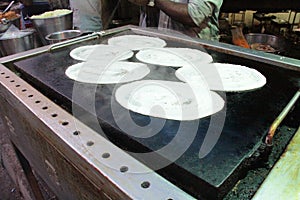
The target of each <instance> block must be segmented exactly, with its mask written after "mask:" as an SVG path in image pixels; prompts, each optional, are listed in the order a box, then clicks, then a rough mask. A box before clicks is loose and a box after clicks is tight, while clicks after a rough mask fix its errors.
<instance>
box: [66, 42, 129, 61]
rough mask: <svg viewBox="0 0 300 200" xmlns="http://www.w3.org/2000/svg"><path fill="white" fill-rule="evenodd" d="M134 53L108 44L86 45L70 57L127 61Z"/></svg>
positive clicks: (71, 53)
mask: <svg viewBox="0 0 300 200" xmlns="http://www.w3.org/2000/svg"><path fill="white" fill-rule="evenodd" d="M133 54H134V53H133V52H132V51H131V50H130V49H128V48H123V47H116V46H112V45H106V44H98V45H85V46H81V47H77V48H75V49H73V50H72V51H71V52H70V56H71V57H72V58H73V59H75V60H80V61H88V60H102V59H117V60H127V59H129V58H131V57H132V56H133Z"/></svg>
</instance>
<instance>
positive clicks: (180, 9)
mask: <svg viewBox="0 0 300 200" xmlns="http://www.w3.org/2000/svg"><path fill="white" fill-rule="evenodd" d="M155 5H156V7H157V8H159V9H160V10H162V11H163V12H165V13H166V14H167V15H168V16H170V17H171V18H172V19H174V20H176V21H178V22H180V23H182V24H184V25H188V26H196V24H195V23H194V21H193V20H192V18H191V17H190V15H189V13H188V4H186V3H175V2H172V1H169V0H155Z"/></svg>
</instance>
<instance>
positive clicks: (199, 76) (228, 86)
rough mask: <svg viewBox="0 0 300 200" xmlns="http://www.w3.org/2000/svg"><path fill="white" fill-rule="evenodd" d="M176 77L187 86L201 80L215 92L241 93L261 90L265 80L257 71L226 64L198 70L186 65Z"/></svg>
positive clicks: (208, 66) (212, 64)
mask: <svg viewBox="0 0 300 200" xmlns="http://www.w3.org/2000/svg"><path fill="white" fill-rule="evenodd" d="M175 75H176V77H177V78H178V79H179V80H181V81H183V82H188V83H189V84H197V83H198V82H199V81H203V79H204V80H205V81H206V82H207V84H208V87H209V88H210V89H211V90H215V91H226V92H241V91H249V90H254V89H257V88H261V87H263V86H264V85H265V84H266V82H267V81H266V78H265V76H263V75H262V74H261V73H260V72H259V71H257V70H255V69H252V68H249V67H246V66H241V65H234V64H228V63H210V64H202V65H200V66H199V67H198V68H194V67H192V66H189V65H186V66H184V67H182V68H180V69H178V70H177V71H176V72H175Z"/></svg>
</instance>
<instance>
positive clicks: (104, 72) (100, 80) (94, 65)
mask: <svg viewBox="0 0 300 200" xmlns="http://www.w3.org/2000/svg"><path fill="white" fill-rule="evenodd" d="M149 73H150V69H149V68H148V67H147V65H145V64H143V63H133V62H125V61H119V62H115V63H112V64H111V65H109V66H108V67H106V66H101V63H100V64H99V62H93V61H90V62H82V63H78V64H75V65H72V66H70V67H68V68H67V70H66V72H65V74H66V75H67V76H68V77H69V78H70V79H73V80H76V81H79V82H84V83H95V84H116V83H126V82H130V81H135V80H139V79H142V78H144V77H145V76H147V75H148V74H149Z"/></svg>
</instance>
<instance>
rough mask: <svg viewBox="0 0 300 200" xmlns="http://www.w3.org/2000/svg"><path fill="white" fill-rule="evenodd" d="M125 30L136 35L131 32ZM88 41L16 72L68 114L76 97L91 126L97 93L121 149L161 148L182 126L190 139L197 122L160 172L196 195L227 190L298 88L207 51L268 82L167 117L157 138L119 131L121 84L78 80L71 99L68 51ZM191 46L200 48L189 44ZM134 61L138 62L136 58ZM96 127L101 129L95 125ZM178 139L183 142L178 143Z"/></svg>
mask: <svg viewBox="0 0 300 200" xmlns="http://www.w3.org/2000/svg"><path fill="white" fill-rule="evenodd" d="M124 33H126V34H128V33H131V34H133V33H132V32H124ZM124 33H123V34H124ZM166 42H167V44H168V45H167V46H170V47H171V46H172V47H174V46H175V47H187V46H188V45H186V44H183V43H179V42H174V41H168V40H166ZM102 43H106V40H103V41H102ZM86 44H88V43H87V42H86V43H84V44H77V45H73V46H71V47H66V48H64V49H63V50H60V51H56V52H53V53H45V54H42V55H39V56H35V57H32V58H28V59H25V60H22V61H19V62H16V63H14V64H15V67H16V70H17V71H19V72H20V73H21V76H22V77H23V78H24V79H25V80H27V81H28V82H30V83H31V84H32V85H34V87H36V88H38V89H39V90H40V91H41V92H42V93H44V94H45V95H46V96H48V97H49V98H51V99H53V100H55V101H56V102H57V103H58V104H59V105H62V106H63V107H64V108H66V109H67V110H69V111H70V112H71V110H72V101H74V103H75V104H76V105H79V108H80V110H81V116H82V117H81V119H82V121H84V122H85V123H87V124H89V125H90V126H94V125H93V124H90V123H91V122H90V121H89V120H88V119H87V118H89V117H91V112H90V111H88V110H89V106H88V105H89V103H92V102H91V100H90V99H91V96H92V97H95V98H94V99H95V110H96V113H97V117H98V120H99V122H100V123H101V125H102V128H103V130H104V132H105V134H106V135H107V137H108V138H109V139H110V140H111V141H113V143H115V144H117V145H118V146H120V147H121V148H123V149H126V150H129V151H134V152H145V151H149V149H150V150H158V149H160V148H162V147H164V146H165V145H168V143H169V142H170V141H171V140H172V139H173V138H174V137H175V136H176V134H177V132H178V129H179V126H180V127H181V126H182V127H184V134H185V135H186V138H188V136H189V135H192V134H193V127H195V126H198V129H197V133H196V136H195V139H194V140H193V142H192V144H191V145H190V147H189V148H188V150H187V151H186V152H185V153H184V154H183V155H182V156H181V157H180V158H179V159H178V160H177V161H176V162H175V164H174V165H172V166H170V167H168V168H167V169H171V170H161V171H162V174H163V175H164V176H165V177H166V178H167V179H169V180H171V181H172V182H176V183H175V184H177V185H179V186H180V187H183V188H185V189H187V190H189V192H192V193H195V191H197V192H196V193H197V195H198V197H199V196H202V195H203V194H204V196H209V197H215V196H216V194H215V191H216V190H215V189H218V188H220V187H221V186H222V184H223V186H224V185H225V186H224V188H226V184H229V185H230V183H228V182H226V180H229V179H228V178H230V177H234V176H237V174H239V171H240V170H242V168H243V167H242V161H244V160H245V158H247V157H248V155H250V154H251V153H252V152H253V151H254V150H255V149H256V148H257V147H258V145H259V144H260V142H261V141H262V139H263V138H264V136H265V134H266V132H267V130H268V127H269V126H270V125H271V123H272V122H273V120H274V119H275V118H276V117H277V116H278V114H279V113H280V112H281V110H282V109H283V108H284V106H285V105H286V104H287V103H288V102H289V100H290V98H292V96H293V94H294V92H295V91H296V90H297V88H296V87H295V86H294V85H293V83H292V82H291V81H290V80H289V77H287V76H285V75H284V74H283V73H282V71H280V70H278V69H277V68H276V67H273V66H269V65H266V64H263V63H258V62H254V61H250V60H246V59H241V58H238V57H234V56H230V55H225V54H219V53H217V52H209V53H210V54H211V55H212V56H213V58H214V62H225V63H233V64H241V65H245V66H247V67H251V68H255V69H257V70H258V71H260V72H261V73H262V74H263V75H265V76H266V78H267V85H265V86H264V87H263V88H261V89H257V90H254V91H250V92H243V93H226V94H225V93H220V94H221V95H222V96H223V97H225V96H226V103H227V105H226V107H227V108H226V110H225V109H223V111H221V112H219V113H217V114H215V115H214V116H212V117H206V118H203V119H201V120H194V121H186V122H178V121H172V120H167V121H166V122H165V124H164V126H163V128H162V129H161V130H160V131H159V133H158V134H156V135H154V136H153V137H150V138H144V139H143V138H138V137H131V136H129V135H127V134H126V133H124V132H123V131H122V132H121V131H120V130H119V128H118V126H117V124H116V120H115V119H114V117H113V115H112V111H111V107H112V106H111V105H113V106H114V107H117V110H118V115H117V116H118V120H119V119H122V117H124V116H125V114H126V110H125V109H124V108H122V107H121V106H120V105H118V103H116V101H115V99H114V96H113V93H114V91H115V89H116V88H117V87H118V85H101V86H100V85H98V86H97V87H96V86H95V85H93V84H84V83H77V84H76V87H77V89H78V90H80V91H81V94H82V96H83V97H82V98H81V99H78V98H75V99H74V98H73V99H72V92H73V86H74V81H73V80H70V79H69V78H68V77H67V76H65V70H66V69H67V67H68V66H70V65H72V64H75V63H78V61H76V60H73V59H72V58H71V57H70V56H69V52H70V51H71V50H72V49H74V48H75V47H78V46H80V45H86ZM89 44H90V43H89ZM190 47H191V48H196V46H192V45H191V44H190ZM131 61H135V60H134V58H132V59H131ZM150 68H151V73H150V74H149V75H148V76H147V77H146V78H145V79H163V80H174V81H178V80H177V79H176V77H175V75H174V73H175V69H174V68H171V67H158V66H150ZM81 108H82V109H81ZM224 112H225V114H226V118H225V124H224V128H223V130H222V134H221V136H220V138H219V140H218V142H217V144H216V146H215V147H214V148H213V150H212V151H211V152H210V153H209V154H208V155H207V156H206V157H204V158H202V159H200V158H199V150H200V147H201V145H202V144H203V139H204V137H205V135H206V132H207V130H208V127H209V125H210V123H211V125H212V126H219V124H218V123H216V117H222V116H223V115H224ZM130 114H131V117H132V119H134V120H135V122H136V123H137V124H139V125H147V124H148V123H149V122H150V121H149V117H146V116H143V115H140V114H137V113H133V112H131V113H130ZM198 123H199V124H198ZM94 128H95V129H97V127H94ZM127 128H128V129H130V128H132V127H127ZM131 131H134V130H131ZM144 131H145V132H148V131H149V132H150V131H151V130H149V129H147V128H144ZM136 142H137V143H136ZM177 142H178V143H180V141H177ZM139 144H141V145H139ZM178 146H179V144H178ZM144 147H146V148H144ZM142 159H143V158H142ZM148 164H151V163H148ZM236 173H237V174H236ZM223 186H222V187H223ZM205 187H206V188H205ZM225 190H228V189H225ZM207 193H209V194H207Z"/></svg>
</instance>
